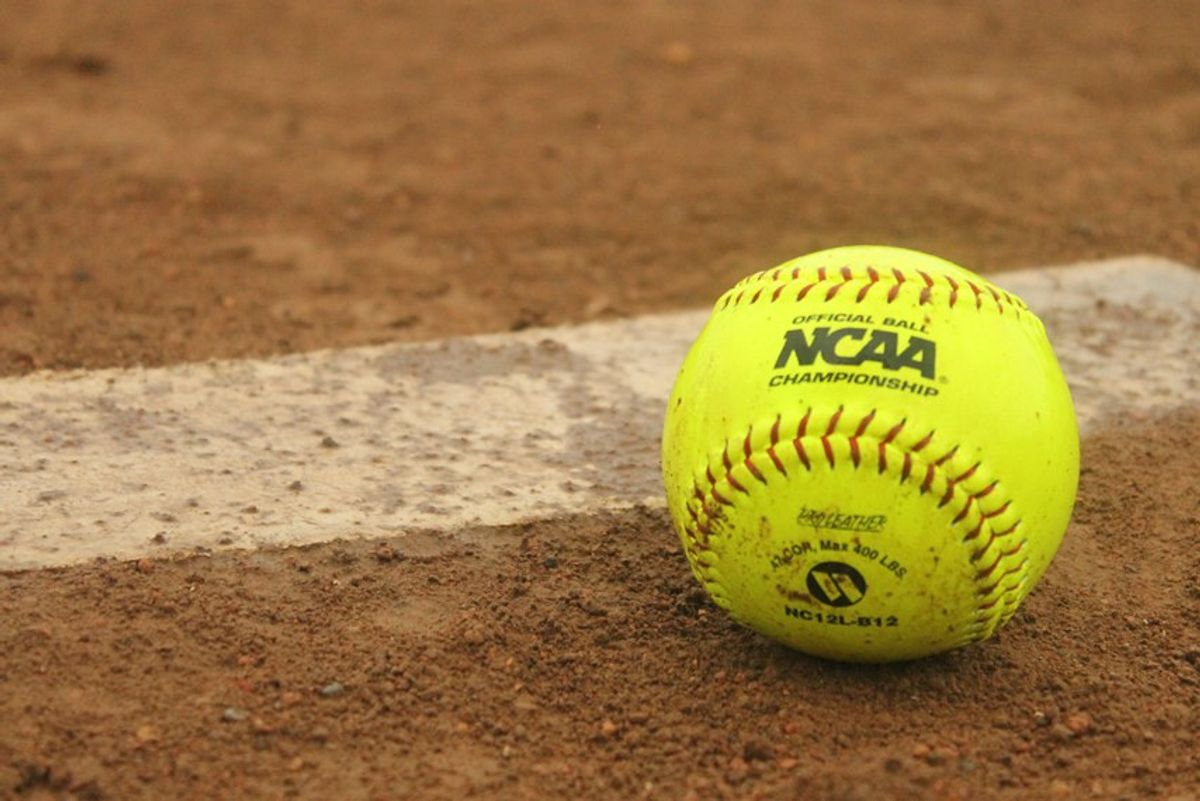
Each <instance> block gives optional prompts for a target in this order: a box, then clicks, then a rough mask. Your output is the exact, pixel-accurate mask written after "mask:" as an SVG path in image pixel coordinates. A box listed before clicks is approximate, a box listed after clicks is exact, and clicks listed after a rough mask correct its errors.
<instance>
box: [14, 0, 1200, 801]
mask: <svg viewBox="0 0 1200 801" xmlns="http://www.w3.org/2000/svg"><path fill="white" fill-rule="evenodd" d="M1198 37H1200V15H1197V14H1196V9H1195V5H1194V3H1192V2H1175V3H1172V2H1161V3H1155V4H1153V6H1152V8H1151V7H1150V6H1148V5H1147V4H1144V3H1140V2H1134V1H1133V0H1130V1H1129V2H1112V1H1111V0H1097V1H1096V2H1090V3H1087V4H1073V3H1044V2H1037V1H1036V0H1011V1H1009V2H1003V3H991V4H987V5H986V6H985V5H984V4H967V3H962V4H960V3H950V2H939V3H927V2H906V3H903V4H901V3H894V4H867V3H841V2H832V0H830V1H829V2H815V3H807V4H804V6H803V10H800V9H799V8H798V4H788V3H770V2H760V1H759V0H753V2H751V1H750V0H747V1H746V2H740V3H729V4H725V5H721V6H717V5H704V6H702V7H698V6H697V5H696V4H690V3H674V2H664V1H661V0H659V1H655V2H645V3H632V2H625V3H621V2H618V3H605V4H581V3H572V2H565V1H563V2H547V3H538V4H528V3H519V2H516V0H493V2H488V3H480V4H474V3H461V2H445V1H444V0H439V1H438V2H413V3H404V4H389V3H385V2H381V1H380V0H369V1H368V0H363V1H362V2H353V3H351V2H344V3H324V4H317V3H310V4H289V3H281V2H268V0H254V2H233V1H232V0H229V2H193V3H188V4H184V5H179V4H174V5H164V4H162V3H155V2H150V0H127V2H124V3H122V4H121V10H120V13H114V12H113V10H112V9H110V8H107V7H101V6H98V5H96V4H93V3H85V2H82V0H78V2H65V1H64V0H55V1H53V2H51V1H49V0H4V1H3V2H0V375H15V374H21V373H25V372H28V371H30V370H33V369H37V368H39V367H51V368H62V367H75V366H84V367H93V366H107V365H129V364H136V363H144V364H165V363H173V362H177V361H180V360H192V359H204V358H210V357H227V356H240V355H247V354H265V353H272V352H279V351H289V350H297V349H307V348H315V347H326V346H341V345H351V344H361V343H368V342H376V341H385V340H389V341H390V340H395V339H420V338H428V337H435V336H445V335H450V334H457V333H468V332H476V331H492V330H503V329H507V328H515V327H523V326H527V325H531V324H540V323H555V322H560V321H564V320H582V319H588V318H592V317H597V316H609V315H623V314H630V313H635V312H640V311H657V310H662V309H666V308H670V307H678V306H692V305H700V304H704V303H707V302H709V301H710V300H711V299H712V298H713V297H714V296H715V295H716V294H717V293H718V292H719V291H721V290H722V289H724V288H725V287H726V286H727V285H728V284H729V283H730V281H731V280H732V279H735V278H738V277H740V276H741V275H742V274H744V273H746V272H748V271H750V270H753V269H758V268H761V267H763V266H766V265H769V264H772V263H775V262H777V261H779V260H781V259H783V258H786V257H788V256H792V255H795V254H798V253H801V252H804V251H808V250H812V249H814V248H817V247H822V246H826V245H833V244H843V243H847V242H866V241H876V242H885V243H889V244H900V245H909V246H915V247H919V248H922V249H926V250H930V251H933V252H937V253H939V254H941V255H945V256H947V257H950V258H953V259H955V260H957V261H960V262H963V263H965V264H967V265H969V266H973V267H976V268H981V269H984V270H991V269H1003V268H1006V267H1013V266H1029V265H1032V264H1039V263H1049V262H1059V261H1066V260H1072V259H1083V258H1088V257H1094V256H1108V255H1113V254H1115V253H1121V252H1132V251H1149V252H1153V253H1157V254H1161V255H1166V256H1172V257H1175V258H1179V259H1182V260H1184V261H1188V262H1193V263H1194V262H1197V261H1200V223H1198V222H1197V216H1196V214H1195V210H1196V208H1197V206H1198V205H1200V60H1197V51H1196V47H1195V42H1196V41H1197V39H1198ZM1185 368H1186V365H1182V366H1181V369H1185ZM1198 439H1200V416H1197V414H1196V413H1194V412H1192V413H1181V414H1178V415H1176V416H1175V417H1173V418H1171V419H1168V420H1165V421H1161V422H1159V423H1155V424H1150V423H1141V424H1137V425H1134V424H1123V425H1121V426H1120V427H1118V428H1116V429H1114V430H1113V431H1112V432H1111V433H1108V434H1105V435H1103V436H1100V437H1097V438H1096V439H1094V440H1092V441H1089V442H1087V443H1085V451H1084V460H1085V467H1084V474H1083V477H1082V488H1081V497H1080V501H1079V506H1078V511H1077V514H1076V517H1075V521H1074V523H1073V525H1072V528H1071V531H1070V532H1069V535H1068V538H1067V540H1066V543H1065V545H1064V547H1063V551H1062V553H1061V555H1060V557H1059V559H1058V560H1057V561H1056V562H1055V564H1054V565H1053V567H1052V568H1051V570H1050V572H1049V573H1048V575H1047V576H1046V579H1045V581H1044V583H1043V584H1042V586H1041V587H1040V588H1039V589H1038V590H1037V591H1035V593H1034V594H1033V595H1032V596H1031V598H1030V599H1029V601H1028V603H1027V605H1026V607H1025V608H1024V610H1023V611H1022V612H1021V613H1020V614H1018V616H1017V617H1016V619H1015V620H1014V621H1013V623H1012V624H1011V626H1010V627H1009V628H1008V629H1006V630H1005V631H1004V632H1003V633H1002V635H1001V636H1000V637H999V638H998V639H996V640H995V641H992V642H988V643H985V644H983V645H981V646H978V647H974V648H971V649H968V650H964V651H962V652H959V653H955V654H952V655H949V656H945V657H941V658H937V659H932V660H927V661H924V662H920V663H914V664H910V665H901V666H893V667H883V668H879V667H875V668H866V667H846V666H838V665H833V664H828V663H823V662H819V661H815V660H811V659H808V658H805V657H802V656H799V655H796V654H792V653H790V652H787V651H785V650H782V649H781V648H779V647H776V646H774V645H771V644H770V643H767V642H765V641H763V640H762V639H760V638H758V637H756V636H754V635H752V634H750V633H748V632H745V631H743V630H741V629H739V628H737V627H736V626H734V625H733V624H731V623H730V622H729V621H728V620H726V618H725V617H724V616H723V615H722V614H721V613H720V612H718V611H717V610H716V609H714V608H713V607H712V606H711V605H710V604H709V603H708V602H707V601H706V600H705V599H704V596H703V594H702V593H701V592H700V591H699V589H698V587H697V586H696V585H695V584H694V582H693V581H692V579H691V578H690V576H689V574H688V572H687V566H686V563H685V561H684V559H683V557H682V555H681V554H680V553H679V550H678V547H677V545H676V543H675V542H674V540H673V538H672V535H671V534H670V531H669V526H668V524H667V521H666V519H665V516H664V515H663V514H661V513H658V512H649V511H647V512H642V513H636V514H628V515H620V516H612V517H610V518H607V519H591V518H589V519H578V520H565V521H562V520H560V521H551V522H546V523H542V524H536V525H531V526H528V527H526V528H524V529H516V530H515V529H502V530H494V529H480V530H475V531H466V532H461V533H460V534H459V535H458V536H455V537H447V538H434V537H421V536H416V535H414V536H412V537H408V538H404V539H399V540H395V541H392V542H390V543H387V544H385V545H383V546H377V545H375V544H363V543H356V544H339V545H332V546H322V547H316V548H307V549H300V550H292V551H284V552H269V553H259V554H243V555H222V556H217V557H213V558H210V559H200V558H193V559H189V560H181V561H165V562H145V563H139V564H136V565H130V564H108V565H96V566H91V567H87V568H76V569H69V570H55V571H44V572H31V573H25V574H16V575H3V576H0V721H2V722H3V726H0V798H21V799H28V798H36V799H45V798H78V799H101V798H103V799H125V798H163V797H178V798H186V799H190V798H206V799H207V798H217V797H255V798H258V797H261V798H280V797H304V798H347V799H356V798H370V799H384V798H395V799H400V798H429V799H435V800H436V799H457V798H461V797H464V796H468V795H470V794H475V795H477V796H482V797H503V798H528V799H533V800H535V801H542V800H543V799H560V798H563V797H575V798H579V799H581V801H582V800H583V799H591V798H597V799H598V798H635V797H648V798H664V799H674V798H696V799H703V798H734V797H737V798H803V799H818V800H819V799H849V800H850V801H853V799H888V798H897V799H900V798H904V799H908V798H936V799H987V798H1012V799H1016V798H1030V797H1032V798H1046V797H1050V798H1054V797H1061V798H1075V797H1100V798H1129V799H1140V798H1148V797H1156V798H1174V799H1191V800H1192V801H1195V799H1196V795H1195V792H1196V790H1195V788H1196V787H1198V786H1200V761H1198V759H1200V757H1198V754H1200V713H1198V712H1197V710H1198V709H1200V689H1198V688H1200V635H1198V634H1197V631H1198V629H1200V557H1198V556H1197V551H1196V549H1195V543H1196V541H1197V537H1198V535H1200V506H1198V500H1197V499H1198V497H1200V492H1198V490H1197V479H1196V476H1197V475H1200V451H1198V450H1197V449H1196V447H1195V442H1196V441H1197V440H1198ZM334 682H337V683H338V684H339V685H340V688H341V689H340V692H339V691H338V687H335V686H331V685H333V683H334ZM322 688H328V690H327V693H328V694H322V692H321V689H322Z"/></svg>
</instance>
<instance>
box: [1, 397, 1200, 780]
mask: <svg viewBox="0 0 1200 801" xmlns="http://www.w3.org/2000/svg"><path fill="white" fill-rule="evenodd" d="M1197 437H1200V415H1197V414H1196V413H1194V412H1193V413H1187V414H1177V415H1175V416H1172V417H1170V418H1168V419H1165V420H1163V421H1161V422H1159V423H1156V424H1152V425H1150V424H1145V423H1142V424H1138V423H1132V422H1131V423H1129V424H1128V425H1126V426H1122V427H1121V428H1120V430H1118V431H1116V432H1114V433H1112V434H1109V435H1105V436H1100V437H1096V438H1094V439H1092V440H1090V441H1088V442H1086V443H1085V446H1084V463H1085V464H1086V465H1088V467H1087V468H1086V469H1085V470H1084V474H1083V481H1082V488H1081V491H1080V498H1079V504H1078V510H1077V513H1076V516H1075V520H1074V523H1073V524H1072V527H1071V531H1070V533H1069V534H1068V536H1067V539H1066V542H1065V544H1064V546H1063V550H1062V553H1061V554H1060V555H1059V558H1058V560H1057V561H1056V562H1055V564H1054V566H1053V568H1052V569H1051V571H1050V573H1049V574H1048V575H1047V577H1046V579H1045V581H1044V583H1043V585H1042V586H1041V587H1040V588H1039V589H1038V590H1036V591H1035V592H1034V593H1033V595H1032V596H1031V598H1030V599H1029V601H1028V602H1027V604H1026V605H1025V606H1024V607H1023V609H1022V611H1021V612H1020V613H1018V615H1017V618H1016V619H1015V620H1014V621H1013V623H1012V624H1011V625H1010V627H1009V628H1007V629H1006V630H1005V631H1004V632H1003V633H1002V634H1001V635H1000V636H999V637H998V638H997V639H996V640H994V641H990V642H987V643H985V644H983V645H980V646H978V647H974V648H970V649H968V650H964V651H960V652H956V653H952V654H950V655H948V656H945V657H940V658H935V659H930V660H925V661H922V662H917V663H912V664H907V665H899V666H893V667H848V666H842V665H836V664H830V663H826V662H821V661H819V660H814V659H810V658H806V657H803V656H800V655H797V654H794V653H791V652H789V651H787V650H786V649H783V648H782V647H779V646H776V645H773V644H771V643H770V642H768V641H766V640H763V639H762V638H760V637H757V636H755V635H753V634H751V633H749V632H747V631H745V630H742V629H740V628H738V627H737V626H735V625H734V624H732V623H731V622H729V621H728V619H727V618H726V617H725V616H724V615H723V614H722V613H720V612H719V610H716V609H715V608H714V607H712V606H711V605H710V604H709V602H708V601H707V600H706V599H705V596H704V593H703V591H702V590H701V589H700V588H699V587H698V586H697V585H696V583H695V582H694V580H693V579H692V577H691V574H690V573H689V572H688V569H687V565H686V563H685V562H684V560H683V558H682V557H681V556H680V554H679V550H678V545H677V543H676V542H675V540H674V537H673V535H672V534H671V532H670V525H669V523H668V521H667V520H666V517H665V515H664V514H661V513H658V512H654V513H650V512H644V513H638V512H634V513H630V514H625V515H621V516H615V517H603V516H602V517H591V518H583V519H570V520H560V521H553V522H547V523H545V524H531V525H528V526H523V527H518V528H505V529H499V530H496V529H477V530H468V531H464V532H462V533H461V535H460V536H458V537H455V538H450V539H438V538H427V537H422V536H409V537H404V538H400V539H395V540H389V541H387V542H384V543H379V544H371V543H353V544H351V543H339V544H333V545H329V546H320V547H312V548H303V549H294V550H290V551H283V552H267V553H257V554H254V553H248V554H244V555H238V556H229V555H222V556H217V557H214V558H211V559H184V560H181V561H175V562H151V561H143V562H138V563H123V564H114V565H108V566H102V567H94V568H88V569H78V570H52V571H43V572H30V573H25V574H17V575H9V576H7V577H3V578H0V612H2V613H3V627H4V628H3V632H4V636H3V640H4V653H5V656H4V658H3V663H2V665H3V667H2V668H0V670H2V671H3V672H2V673H0V678H2V679H3V681H4V687H5V692H4V693H3V694H0V719H3V720H5V721H6V726H5V728H4V731H3V732H2V733H0V788H18V789H17V795H20V794H21V793H22V792H24V793H28V794H30V795H31V796H33V797H46V796H47V795H53V794H55V793H58V794H61V795H63V796H67V797H76V798H87V799H91V798H130V797H140V796H151V797H160V798H161V797H169V796H177V797H184V798H217V797H254V798H279V797H291V796H303V797H308V798H347V799H356V798H364V799H393V798H394V799H403V798H429V799H456V798H463V797H472V796H475V797H490V798H522V799H526V798H527V799H549V798H564V797H568V796H570V797H574V798H581V799H591V798H597V799H599V798H643V797H644V798H662V799H679V798H695V799H703V798H738V797H746V798H804V799H814V800H823V799H829V801H835V799H836V800H837V801H846V799H863V800H864V801H866V799H872V800H875V799H910V798H914V797H916V798H939V799H955V798H956V799H968V798H971V799H976V798H1012V799H1016V798H1031V797H1032V798H1090V797H1101V798H1149V797H1170V798H1179V799H1183V798H1194V795H1189V794H1188V793H1189V791H1192V790H1194V789H1195V786H1196V779H1197V777H1200V747H1198V746H1200V739H1198V738H1200V712H1198V710H1200V636H1198V635H1197V630H1198V626H1200V558H1198V557H1197V554H1196V551H1195V549H1194V548H1193V542H1194V539H1195V532H1196V527H1197V525H1198V520H1200V499H1198V498H1197V496H1196V494H1195V492H1194V489H1195V478H1194V477H1195V476H1196V475H1197V473H1198V472H1200V454H1197V452H1196V449H1195V448H1194V447H1192V443H1193V442H1195V440H1196V439H1197Z"/></svg>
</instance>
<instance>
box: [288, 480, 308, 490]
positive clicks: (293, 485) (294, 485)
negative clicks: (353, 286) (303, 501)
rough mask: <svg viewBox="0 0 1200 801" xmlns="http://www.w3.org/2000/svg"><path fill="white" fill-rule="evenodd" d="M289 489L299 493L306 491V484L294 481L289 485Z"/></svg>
mask: <svg viewBox="0 0 1200 801" xmlns="http://www.w3.org/2000/svg"><path fill="white" fill-rule="evenodd" d="M287 488H288V489H290V490H291V491H292V492H299V491H300V490H302V489H304V483H303V482H301V481H293V482H292V483H291V484H288V486H287Z"/></svg>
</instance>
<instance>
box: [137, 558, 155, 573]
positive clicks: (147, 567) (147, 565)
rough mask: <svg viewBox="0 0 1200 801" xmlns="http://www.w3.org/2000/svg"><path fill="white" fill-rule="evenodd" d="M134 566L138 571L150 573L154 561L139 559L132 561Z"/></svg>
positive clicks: (152, 570)
mask: <svg viewBox="0 0 1200 801" xmlns="http://www.w3.org/2000/svg"><path fill="white" fill-rule="evenodd" d="M134 566H135V567H136V568H137V572H139V573H144V574H150V573H153V572H154V562H152V561H150V560H149V559H139V560H137V562H135V563H134Z"/></svg>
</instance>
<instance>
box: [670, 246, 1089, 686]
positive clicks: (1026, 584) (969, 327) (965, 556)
mask: <svg viewBox="0 0 1200 801" xmlns="http://www.w3.org/2000/svg"><path fill="white" fill-rule="evenodd" d="M662 455H663V481H664V484H665V487H666V491H667V500H668V504H669V508H670V512H671V517H672V519H673V520H674V523H675V526H676V529H677V530H678V533H679V536H680V539H681V541H682V543H683V548H684V551H685V552H686V554H687V558H688V561H689V562H690V563H691V565H692V570H693V572H694V573H695V575H696V578H697V579H699V581H700V582H701V583H702V584H703V585H704V587H705V588H706V589H707V590H708V592H709V594H710V595H711V596H712V598H713V600H714V601H715V602H716V603H717V605H719V606H720V607H721V608H723V609H725V610H726V611H727V612H729V614H731V615H732V616H733V617H734V618H735V619H736V620H738V621H739V622H741V623H742V624H744V625H746V626H749V627H750V628H752V629H754V630H756V631H758V632H760V633H762V634H764V635H766V636H768V637H771V638H773V639H776V640H778V641H780V642H782V643H785V644H787V645H789V646H791V647H793V648H796V649H798V650H801V651H804V652H807V653H810V654H814V655H817V656H823V657H828V658H831V659H841V660H848V661H861V662H881V661H890V660H899V659H911V658H914V657H920V656H925V655H928V654H934V653H938V652H940V651H945V650H948V649H951V648H956V647H958V646H961V645H965V644H967V643H970V642H975V641H978V640H982V639H984V638H986V637H988V636H990V635H991V634H993V633H994V632H995V631H996V630H997V629H999V628H1000V627H1001V626H1003V625H1004V624H1005V623H1006V622H1007V621H1008V619H1009V618H1010V617H1012V615H1013V613H1014V612H1015V611H1016V609H1017V606H1018V605H1019V604H1020V603H1021V601H1022V599H1023V598H1024V597H1025V596H1026V594H1028V592H1029V591H1030V589H1032V588H1033V586H1034V585H1035V584H1036V583H1037V581H1038V579H1039V578H1041V576H1042V574H1043V573H1044V572H1045V570H1046V567H1047V566H1048V565H1049V564H1050V560H1051V559H1052V558H1053V557H1054V554H1055V552H1056V551H1057V550H1058V546H1059V543H1060V542H1061V541H1062V536H1063V533H1064V531H1065V530H1066V527H1067V521H1068V519H1069V518H1070V515H1071V507H1072V505H1073V503H1074V498H1075V489H1076V484H1077V482H1078V477H1079V437H1078V432H1077V429H1076V423H1075V413H1074V409H1073V408H1072V405H1071V397H1070V394H1069V392H1068V390H1067V385H1066V382H1065V381H1064V380H1063V376H1062V371H1061V370H1060V368H1059V366H1058V362H1057V360H1056V359H1055V358H1054V353H1053V351H1052V350H1051V348H1050V344H1049V342H1048V341H1047V339H1046V333H1045V330H1044V328H1043V327H1042V323H1041V321H1040V320H1038V318H1037V317H1036V316H1034V315H1033V313H1032V312H1030V311H1029V309H1028V308H1027V307H1026V306H1025V304H1024V303H1023V302H1022V301H1021V300H1020V299H1018V298H1016V297H1014V296H1013V295H1012V294H1010V293H1008V292H1005V291H1004V290H1002V289H998V288H997V287H995V286H993V285H992V284H990V283H989V282H987V281H985V280H984V279H982V278H980V277H979V276H977V275H975V274H974V273H972V272H970V271H968V270H965V269H963V268H962V267H959V266H957V265H955V264H952V263H950V262H948V261H945V260H943V259H939V258H937V257H934V256H930V255H927V254H924V253H918V252H915V251H911V250H903V249H899V248H890V247H845V248H835V249H832V250H825V251H821V252H818V253H813V254H810V255H808V256H803V257H801V258H798V259H795V260H793V261H789V262H787V263H785V264H782V265H780V266H779V267H777V268H775V269H773V270H766V271H764V272H760V273H755V274H754V275H751V276H749V277H747V278H745V279H743V280H742V281H740V282H739V283H738V284H737V285H736V286H734V287H733V288H732V289H730V290H729V291H728V292H726V293H725V294H724V295H722V296H721V298H720V299H719V300H718V301H717V303H716V306H715V308H714V309H713V313H712V316H711V317H710V318H709V320H708V323H707V324H706V325H705V327H704V330H703V332H701V334H700V336H699V338H698V339H697V340H696V342H695V344H693V346H692V348H691V351H690V352H689V353H688V355H687V358H686V359H685V360H684V362H683V366H682V368H681V369H680V372H679V376H678V378H677V379H676V382H675V387H674V390H673V391H672V393H671V398H670V401H669V407H668V409H667V417H666V425H665V428H664V431H663V454H662Z"/></svg>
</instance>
